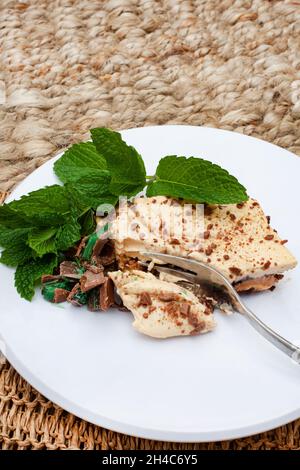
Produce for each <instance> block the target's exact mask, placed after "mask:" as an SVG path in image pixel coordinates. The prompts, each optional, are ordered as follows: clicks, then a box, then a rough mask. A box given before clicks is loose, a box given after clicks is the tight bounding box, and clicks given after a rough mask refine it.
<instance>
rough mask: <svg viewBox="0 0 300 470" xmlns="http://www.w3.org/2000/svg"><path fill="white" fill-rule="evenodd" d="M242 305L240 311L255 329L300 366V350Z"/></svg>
mask: <svg viewBox="0 0 300 470" xmlns="http://www.w3.org/2000/svg"><path fill="white" fill-rule="evenodd" d="M241 305H242V309H241V310H239V311H240V313H241V314H243V316H244V317H245V318H246V319H247V320H248V322H249V323H250V324H251V325H252V326H253V328H255V330H256V331H258V333H260V334H261V335H262V336H263V337H264V338H266V339H267V340H268V341H270V343H272V344H274V346H276V348H278V349H280V350H281V351H283V352H284V353H285V354H287V355H288V356H289V357H291V358H292V359H293V360H294V361H295V362H297V363H298V364H300V348H299V347H298V346H296V345H295V344H293V343H291V342H290V341H288V340H287V339H285V338H283V337H282V336H280V335H279V334H278V333H276V332H275V331H274V330H272V328H270V327H269V326H268V325H266V324H265V323H264V322H263V321H261V320H260V319H259V318H258V317H257V316H256V315H255V314H254V313H253V312H252V311H251V310H250V309H249V308H248V307H246V305H245V304H241Z"/></svg>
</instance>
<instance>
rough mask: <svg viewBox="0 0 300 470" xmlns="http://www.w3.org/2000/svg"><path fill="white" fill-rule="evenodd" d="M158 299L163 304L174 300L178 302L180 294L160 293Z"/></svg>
mask: <svg viewBox="0 0 300 470" xmlns="http://www.w3.org/2000/svg"><path fill="white" fill-rule="evenodd" d="M157 298H158V299H159V300H162V301H163V302H171V301H173V300H178V294H175V293H174V292H160V293H159V294H158V296H157Z"/></svg>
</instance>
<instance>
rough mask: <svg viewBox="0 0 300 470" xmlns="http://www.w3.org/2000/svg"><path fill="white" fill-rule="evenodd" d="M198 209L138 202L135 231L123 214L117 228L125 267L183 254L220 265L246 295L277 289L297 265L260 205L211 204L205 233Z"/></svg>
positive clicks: (133, 210) (161, 199)
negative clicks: (152, 256) (148, 254)
mask: <svg viewBox="0 0 300 470" xmlns="http://www.w3.org/2000/svg"><path fill="white" fill-rule="evenodd" d="M185 204H186V203H185ZM197 210H198V209H197V208H196V206H194V205H189V206H185V208H184V205H183V202H181V201H178V200H175V199H172V198H167V197H165V196H157V197H152V198H144V197H138V198H135V199H134V201H133V203H132V204H131V205H129V207H128V208H127V213H126V214H125V216H126V223H127V226H128V227H129V231H128V230H127V232H126V231H124V230H123V229H124V220H125V219H124V213H122V212H120V213H119V214H118V216H117V218H116V220H115V222H114V224H113V227H112V238H113V240H114V244H115V251H116V257H117V260H118V263H119V267H120V268H121V269H126V268H127V267H131V266H134V262H135V260H143V256H142V255H141V253H142V252H145V251H152V252H153V251H154V252H162V253H167V254H171V255H177V256H183V257H187V258H192V259H195V260H198V261H201V262H204V263H207V264H209V265H211V266H213V267H215V268H216V269H218V270H219V271H221V272H222V273H223V274H224V275H225V276H226V277H227V278H228V279H229V280H230V281H231V282H232V283H233V284H234V286H235V288H236V290H237V291H239V292H242V291H249V290H255V291H262V290H266V289H272V288H274V286H275V284H276V283H277V282H278V281H279V280H280V279H281V278H282V277H283V276H282V274H283V273H284V272H285V271H287V270H289V269H292V268H294V267H295V266H296V264H297V261H296V259H295V258H294V256H293V255H292V254H291V253H290V251H289V250H288V249H287V248H286V246H285V243H286V240H282V239H281V238H280V237H279V235H278V234H277V232H276V230H274V229H272V227H271V226H270V219H269V217H267V216H266V215H265V214H264V212H263V210H262V208H261V207H260V205H259V203H258V202H257V201H255V200H253V199H249V200H248V201H247V202H245V203H242V204H233V205H224V206H222V205H206V206H205V207H204V214H203V217H202V219H201V216H200V220H202V221H203V222H202V227H199V229H200V231H199V230H198V227H196V228H197V230H195V226H194V227H191V221H192V222H195V220H196V215H197V213H196V211H197ZM185 219H189V224H187V223H186V220H185ZM198 219H199V217H198ZM198 219H197V220H198ZM167 222H168V223H167ZM195 233H196V235H195Z"/></svg>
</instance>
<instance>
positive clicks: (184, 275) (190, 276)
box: [155, 264, 199, 284]
mask: <svg viewBox="0 0 300 470" xmlns="http://www.w3.org/2000/svg"><path fill="white" fill-rule="evenodd" d="M155 270H156V271H158V272H160V273H166V274H171V275H172V276H175V277H178V278H181V279H185V280H187V281H189V282H191V283H193V284H197V282H199V281H198V278H197V276H196V275H195V274H192V273H187V272H184V271H177V269H172V268H167V267H165V266H160V265H159V264H156V265H155Z"/></svg>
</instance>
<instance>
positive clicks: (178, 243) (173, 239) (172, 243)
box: [170, 238, 180, 245]
mask: <svg viewBox="0 0 300 470" xmlns="http://www.w3.org/2000/svg"><path fill="white" fill-rule="evenodd" d="M170 244H171V245H180V241H179V240H178V239H177V238H172V239H171V240H170Z"/></svg>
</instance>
